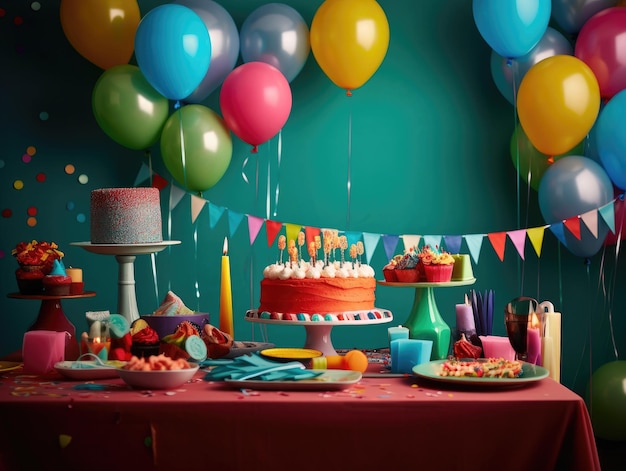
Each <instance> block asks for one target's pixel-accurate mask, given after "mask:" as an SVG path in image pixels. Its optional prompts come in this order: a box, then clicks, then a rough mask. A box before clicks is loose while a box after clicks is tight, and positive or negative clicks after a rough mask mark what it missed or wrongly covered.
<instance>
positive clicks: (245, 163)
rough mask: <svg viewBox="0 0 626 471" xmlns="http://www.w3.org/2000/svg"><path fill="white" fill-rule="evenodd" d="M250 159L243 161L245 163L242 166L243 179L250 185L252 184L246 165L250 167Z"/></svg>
mask: <svg viewBox="0 0 626 471" xmlns="http://www.w3.org/2000/svg"><path fill="white" fill-rule="evenodd" d="M249 159H250V158H249V157H246V158H245V159H243V163H242V164H241V178H243V181H244V182H246V183H248V184H250V182H249V181H248V175H246V165H248V160H249Z"/></svg>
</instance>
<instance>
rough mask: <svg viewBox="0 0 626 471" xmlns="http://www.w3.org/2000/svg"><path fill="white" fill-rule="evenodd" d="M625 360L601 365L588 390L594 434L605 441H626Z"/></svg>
mask: <svg viewBox="0 0 626 471" xmlns="http://www.w3.org/2000/svg"><path fill="white" fill-rule="evenodd" d="M625 384H626V361H624V360H622V361H612V362H609V363H606V364H604V365H602V366H601V367H600V368H598V369H597V370H596V371H595V372H594V373H593V375H591V381H590V384H589V387H588V389H587V395H588V397H587V403H588V404H589V406H590V407H589V414H590V416H591V423H592V425H593V431H594V433H595V435H596V436H597V437H600V438H603V439H605V440H614V441H624V440H626V388H625V387H624V385H625Z"/></svg>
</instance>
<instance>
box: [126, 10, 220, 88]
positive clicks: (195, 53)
mask: <svg viewBox="0 0 626 471" xmlns="http://www.w3.org/2000/svg"><path fill="white" fill-rule="evenodd" d="M135 56H136V57H137V65H138V66H139V69H140V70H141V72H142V73H143V75H144V76H145V78H146V80H148V82H149V83H150V85H152V86H153V87H154V88H155V89H156V90H157V91H158V92H159V93H160V94H161V95H163V96H164V97H166V98H169V99H172V100H181V99H183V98H185V97H186V96H188V95H189V94H190V93H191V92H193V91H194V90H195V88H196V87H197V86H198V85H199V84H200V82H201V81H202V79H203V78H204V76H205V75H206V73H207V70H208V68H209V63H210V61H211V38H210V36H209V31H208V30H207V27H206V26H205V24H204V22H203V21H202V19H201V18H200V17H199V16H198V15H197V14H196V13H195V12H194V11H193V10H191V9H190V8H187V7H184V6H182V5H161V6H158V7H156V8H154V9H152V10H150V11H149V12H148V14H147V15H146V16H144V17H143V19H142V20H141V21H140V22H139V26H138V27H137V32H136V33H135Z"/></svg>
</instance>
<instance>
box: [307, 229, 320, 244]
mask: <svg viewBox="0 0 626 471" xmlns="http://www.w3.org/2000/svg"><path fill="white" fill-rule="evenodd" d="M304 234H305V238H306V246H307V247H308V246H309V244H310V243H311V242H315V237H317V236H319V235H320V228H319V227H312V226H306V227H305V228H304Z"/></svg>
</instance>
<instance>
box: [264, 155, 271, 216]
mask: <svg viewBox="0 0 626 471" xmlns="http://www.w3.org/2000/svg"><path fill="white" fill-rule="evenodd" d="M265 173H266V178H267V181H266V184H265V217H266V218H267V219H269V218H270V212H271V206H272V198H271V162H270V159H269V147H268V159H267V171H266V172H265Z"/></svg>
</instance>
